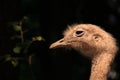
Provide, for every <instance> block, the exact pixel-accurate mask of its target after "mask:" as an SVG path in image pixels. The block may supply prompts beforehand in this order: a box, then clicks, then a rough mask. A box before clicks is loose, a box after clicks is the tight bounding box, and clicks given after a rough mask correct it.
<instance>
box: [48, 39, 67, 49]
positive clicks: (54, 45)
mask: <svg viewBox="0 0 120 80" xmlns="http://www.w3.org/2000/svg"><path fill="white" fill-rule="evenodd" d="M66 45H67V43H66V41H65V40H64V39H60V40H58V41H56V42H54V43H52V44H51V45H50V47H49V48H50V49H55V48H59V47H64V46H66Z"/></svg>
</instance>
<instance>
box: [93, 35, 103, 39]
mask: <svg viewBox="0 0 120 80" xmlns="http://www.w3.org/2000/svg"><path fill="white" fill-rule="evenodd" d="M93 39H94V40H95V41H100V40H101V36H100V35H99V34H94V35H93Z"/></svg>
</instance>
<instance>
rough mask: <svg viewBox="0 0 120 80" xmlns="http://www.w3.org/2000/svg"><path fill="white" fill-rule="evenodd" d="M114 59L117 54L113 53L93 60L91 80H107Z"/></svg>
mask: <svg viewBox="0 0 120 80" xmlns="http://www.w3.org/2000/svg"><path fill="white" fill-rule="evenodd" d="M114 57H115V54H111V53H101V54H99V55H96V56H95V57H94V58H93V60H92V68H91V75H90V80H107V75H108V72H109V70H110V65H111V63H112V61H113V59H114Z"/></svg>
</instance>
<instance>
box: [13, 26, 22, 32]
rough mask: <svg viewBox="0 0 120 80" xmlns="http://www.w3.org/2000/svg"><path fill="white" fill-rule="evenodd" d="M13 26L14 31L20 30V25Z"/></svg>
mask: <svg viewBox="0 0 120 80" xmlns="http://www.w3.org/2000/svg"><path fill="white" fill-rule="evenodd" d="M13 28H14V30H15V31H20V30H21V26H19V25H13Z"/></svg>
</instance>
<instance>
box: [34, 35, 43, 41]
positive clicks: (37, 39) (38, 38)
mask: <svg viewBox="0 0 120 80" xmlns="http://www.w3.org/2000/svg"><path fill="white" fill-rule="evenodd" d="M42 40H44V38H43V37H42V36H36V37H32V41H42Z"/></svg>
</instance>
